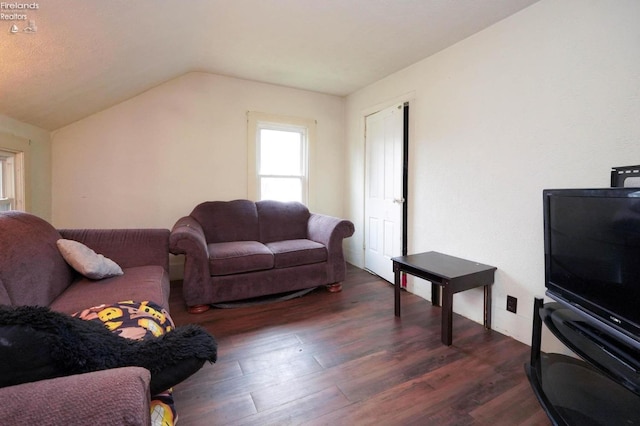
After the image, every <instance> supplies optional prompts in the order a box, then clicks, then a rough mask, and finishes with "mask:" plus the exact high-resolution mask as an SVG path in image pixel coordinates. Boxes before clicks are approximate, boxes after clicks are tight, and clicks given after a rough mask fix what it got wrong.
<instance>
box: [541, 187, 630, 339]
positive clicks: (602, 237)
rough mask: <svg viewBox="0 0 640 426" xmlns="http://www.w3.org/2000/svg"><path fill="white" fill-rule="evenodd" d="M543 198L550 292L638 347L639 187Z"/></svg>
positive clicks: (557, 192) (556, 192) (558, 192)
mask: <svg viewBox="0 0 640 426" xmlns="http://www.w3.org/2000/svg"><path fill="white" fill-rule="evenodd" d="M543 197H544V201H543V205H544V244H545V280H546V288H547V292H546V294H547V295H548V296H549V297H551V298H552V299H554V300H556V301H558V302H560V303H562V304H564V305H566V306H567V307H569V308H571V309H573V310H574V311H576V312H578V313H579V314H581V315H582V316H583V317H584V318H585V320H586V321H587V322H589V323H591V324H592V325H594V326H596V327H598V328H599V329H600V330H602V331H604V332H606V333H608V334H610V335H611V336H612V337H615V338H616V339H617V340H619V341H623V342H625V343H626V344H628V345H631V346H632V347H634V348H640V188H605V189H547V190H544V191H543Z"/></svg>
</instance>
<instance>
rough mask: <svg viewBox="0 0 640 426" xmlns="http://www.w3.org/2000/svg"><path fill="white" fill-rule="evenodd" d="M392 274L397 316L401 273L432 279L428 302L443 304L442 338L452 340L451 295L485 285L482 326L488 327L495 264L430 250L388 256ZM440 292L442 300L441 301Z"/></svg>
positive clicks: (489, 327) (397, 314)
mask: <svg viewBox="0 0 640 426" xmlns="http://www.w3.org/2000/svg"><path fill="white" fill-rule="evenodd" d="M391 261H392V262H393V272H394V278H395V283H394V285H395V297H394V299H395V315H396V316H397V317H399V316H400V273H401V272H405V273H407V274H411V275H414V276H416V277H419V278H422V279H425V280H427V281H431V304H432V305H433V306H442V324H441V339H442V343H444V344H445V345H447V346H450V345H451V343H452V342H453V330H452V328H453V295H454V294H455V293H459V292H461V291H464V290H469V289H471V288H476V287H481V286H484V326H485V328H487V329H489V330H490V329H491V285H492V284H493V280H494V275H495V271H496V269H497V268H496V267H495V266H489V265H483V264H482V263H477V262H472V261H470V260H465V259H461V258H459V257H453V256H449V255H446V254H442V253H438V252H435V251H429V252H426V253H418V254H411V255H408V256H399V257H394V258H392V259H391ZM441 289H442V291H440V290H441ZM440 296H442V302H440Z"/></svg>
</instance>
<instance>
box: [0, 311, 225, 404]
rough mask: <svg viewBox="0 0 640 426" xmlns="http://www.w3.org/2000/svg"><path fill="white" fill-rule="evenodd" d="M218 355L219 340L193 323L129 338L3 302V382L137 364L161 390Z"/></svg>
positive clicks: (154, 388)
mask: <svg viewBox="0 0 640 426" xmlns="http://www.w3.org/2000/svg"><path fill="white" fill-rule="evenodd" d="M216 360H217V343H216V341H215V339H214V337H213V336H211V335H210V334H209V333H208V332H207V331H206V330H204V329H203V328H202V327H200V326H198V325H194V324H190V325H186V326H180V327H176V328H175V329H174V330H172V331H170V332H168V333H166V334H164V335H162V336H159V337H156V338H152V339H144V340H131V339H126V338H123V337H120V336H118V335H117V334H114V333H112V332H111V331H109V330H108V329H107V328H105V327H104V326H103V325H101V324H99V323H97V322H94V321H85V320H82V319H79V318H74V317H71V316H68V315H65V314H62V313H58V312H54V311H51V310H49V309H48V308H45V307H34V306H19V307H11V306H0V387H2V386H10V385H15V384H19V383H25V382H31V381H36V380H42V379H48V378H53V377H60V376H66V375H71V374H79V373H87V372H90V371H97V370H106V369H109V368H116V367H127V366H138V367H144V368H146V369H147V370H149V371H150V372H151V394H152V395H154V394H156V393H159V392H162V391H164V390H166V389H168V388H170V387H172V386H174V385H176V384H178V383H180V382H181V381H182V380H184V379H186V378H187V377H189V376H190V375H192V374H193V373H195V372H196V371H198V370H199V369H200V368H201V367H202V366H203V365H204V363H205V362H206V361H209V362H215V361H216Z"/></svg>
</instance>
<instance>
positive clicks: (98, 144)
mask: <svg viewBox="0 0 640 426" xmlns="http://www.w3.org/2000/svg"><path fill="white" fill-rule="evenodd" d="M247 111H259V112H266V113H270V114H279V115H286V116H294V117H303V118H310V119H314V120H317V133H316V136H317V138H316V144H315V147H314V151H313V152H312V153H311V159H312V160H311V165H310V167H311V173H312V175H311V183H310V203H309V206H310V209H311V210H312V211H317V212H322V213H327V214H332V215H342V214H343V211H342V207H343V199H344V195H343V188H344V184H343V182H344V176H343V170H344V155H343V147H344V124H343V123H344V98H341V97H336V96H330V95H323V94H319V93H313V92H307V91H302V90H295V89H288V88H284V87H280V86H274V85H269V84H262V83H256V82H251V81H246V80H239V79H235V78H229V77H222V76H218V75H212V74H206V73H189V74H186V75H184V76H182V77H180V78H177V79H175V80H171V81H169V82H167V83H165V84H163V85H161V86H158V87H156V88H154V89H152V90H149V91H147V92H145V93H143V94H141V95H139V96H136V97H135V98H132V99H130V100H128V101H126V102H123V103H121V104H118V105H116V106H114V107H112V108H109V109H107V110H104V111H102V112H100V113H98V114H95V115H93V116H90V117H88V118H86V119H83V120H80V121H78V122H76V123H73V124H71V125H69V126H67V127H64V128H62V129H59V130H56V131H54V132H53V133H52V152H53V165H54V166H53V223H54V224H55V225H56V226H58V227H163V228H171V227H172V226H173V224H174V223H175V221H176V220H177V219H178V218H179V217H181V216H183V215H186V214H188V213H189V212H190V211H191V210H192V209H193V207H195V205H196V204H197V203H199V202H202V201H206V200H231V199H236V198H246V197H247Z"/></svg>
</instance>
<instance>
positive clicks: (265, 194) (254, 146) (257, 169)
mask: <svg viewBox="0 0 640 426" xmlns="http://www.w3.org/2000/svg"><path fill="white" fill-rule="evenodd" d="M314 127H315V122H314V121H312V120H304V119H298V118H288V117H274V116H268V115H266V114H261V113H252V112H250V113H249V198H251V199H254V200H278V201H299V202H301V203H304V204H307V200H308V176H309V173H308V171H309V167H308V158H309V155H308V153H309V147H310V140H311V135H312V133H313V130H314Z"/></svg>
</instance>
